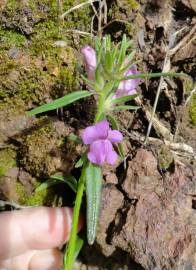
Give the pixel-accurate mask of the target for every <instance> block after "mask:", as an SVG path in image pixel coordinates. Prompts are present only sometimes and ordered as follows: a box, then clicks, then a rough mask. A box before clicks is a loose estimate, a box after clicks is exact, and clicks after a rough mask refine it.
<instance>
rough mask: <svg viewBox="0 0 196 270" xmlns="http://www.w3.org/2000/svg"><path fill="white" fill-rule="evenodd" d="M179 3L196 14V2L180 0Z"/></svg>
mask: <svg viewBox="0 0 196 270" xmlns="http://www.w3.org/2000/svg"><path fill="white" fill-rule="evenodd" d="M181 2H182V3H183V4H184V5H185V6H187V7H188V8H190V9H193V10H194V11H195V12H196V2H195V0H181Z"/></svg>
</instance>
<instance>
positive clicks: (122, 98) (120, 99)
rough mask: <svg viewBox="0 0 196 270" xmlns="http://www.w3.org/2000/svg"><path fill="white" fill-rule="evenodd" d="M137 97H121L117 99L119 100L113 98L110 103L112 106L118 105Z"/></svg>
mask: <svg viewBox="0 0 196 270" xmlns="http://www.w3.org/2000/svg"><path fill="white" fill-rule="evenodd" d="M137 96H138V94H135V95H129V96H123V97H119V98H115V99H113V100H112V101H111V103H112V104H118V103H124V102H127V101H130V100H133V99H134V98H136V97H137Z"/></svg>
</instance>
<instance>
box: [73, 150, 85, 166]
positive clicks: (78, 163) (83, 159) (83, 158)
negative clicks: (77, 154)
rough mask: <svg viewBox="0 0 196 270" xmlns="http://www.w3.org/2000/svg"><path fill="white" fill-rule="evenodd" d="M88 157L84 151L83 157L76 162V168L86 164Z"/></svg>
mask: <svg viewBox="0 0 196 270" xmlns="http://www.w3.org/2000/svg"><path fill="white" fill-rule="evenodd" d="M86 159H87V157H86V153H84V154H83V155H82V156H81V158H80V159H79V160H78V161H77V162H76V164H75V168H80V167H82V165H83V164H84V162H85V161H86Z"/></svg>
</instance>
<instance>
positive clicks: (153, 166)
mask: <svg viewBox="0 0 196 270" xmlns="http://www.w3.org/2000/svg"><path fill="white" fill-rule="evenodd" d="M122 188H123V190H124V192H125V193H126V194H127V196H128V198H127V197H126V194H124V195H125V197H124V200H125V201H126V202H127V204H126V206H125V203H124V204H123V197H122V193H120V194H121V195H120V203H119V204H118V206H117V207H115V208H113V207H114V206H113V204H114V202H116V197H115V198H114V195H113V196H112V193H113V192H114V191H112V192H111V193H109V192H108V191H107V192H106V191H105V192H104V193H103V201H105V202H106V204H104V208H103V209H105V211H104V215H103V214H102V215H101V216H100V224H104V226H103V225H102V227H101V228H102V234H101V233H100V232H99V235H100V234H101V236H102V241H100V239H99V237H98V241H99V245H100V246H101V249H102V250H103V251H104V252H105V253H104V254H105V255H106V254H110V252H112V250H115V249H116V248H117V249H122V250H124V251H126V252H129V254H130V256H131V258H133V259H134V260H135V261H136V262H138V263H140V264H141V265H142V266H143V267H144V268H145V269H146V270H155V269H156V270H158V269H160V270H161V269H167V270H174V269H176V270H185V269H195V267H196V262H195V253H196V238H195V235H196V213H195V209H194V200H195V196H196V177H195V173H194V172H193V169H192V168H190V167H185V166H182V165H179V164H175V166H174V169H173V172H170V173H168V174H166V175H165V176H162V175H161V174H159V172H158V170H157V160H156V158H155V157H154V156H153V154H152V152H150V151H147V150H144V149H140V150H139V151H138V152H137V153H136V156H135V157H134V158H133V159H132V160H131V161H129V163H128V170H127V176H126V178H125V180H124V183H123V185H122ZM116 191H117V192H119V191H118V190H116ZM116 191H115V192H116ZM115 196H116V195H115ZM112 197H113V199H112ZM105 205H106V206H105ZM119 207H121V209H119ZM109 209H112V212H113V211H114V209H116V211H117V209H118V213H120V212H121V213H124V215H122V216H121V218H120V219H119V217H118V219H119V220H120V221H118V219H117V216H118V215H116V214H114V212H113V214H112V215H113V223H112V226H111V220H112V217H111V218H108V216H109V214H110V211H111V210H109ZM117 221H118V222H117ZM106 228H110V235H111V230H112V237H111V238H110V244H111V245H110V246H109V249H107V246H106V244H105V243H106V240H105V241H103V239H104V237H105V239H108V238H107V235H105V236H104V234H105V231H106Z"/></svg>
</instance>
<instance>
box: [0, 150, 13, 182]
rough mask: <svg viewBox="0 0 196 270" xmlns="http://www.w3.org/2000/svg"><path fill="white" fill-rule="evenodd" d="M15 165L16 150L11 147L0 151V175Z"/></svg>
mask: <svg viewBox="0 0 196 270" xmlns="http://www.w3.org/2000/svg"><path fill="white" fill-rule="evenodd" d="M15 165H16V152H15V150H13V149H11V148H6V149H3V150H1V151H0V177H1V176H3V175H4V174H5V173H6V172H7V171H8V170H9V169H11V168H12V167H14V166H15Z"/></svg>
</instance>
